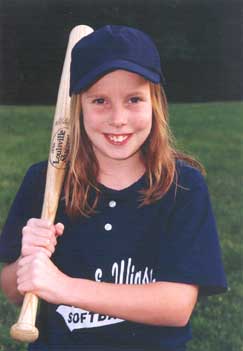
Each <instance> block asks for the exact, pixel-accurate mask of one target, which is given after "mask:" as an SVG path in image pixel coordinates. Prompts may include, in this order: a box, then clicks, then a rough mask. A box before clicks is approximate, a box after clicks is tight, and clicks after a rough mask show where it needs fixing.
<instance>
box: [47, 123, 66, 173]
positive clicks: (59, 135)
mask: <svg viewBox="0 0 243 351" xmlns="http://www.w3.org/2000/svg"><path fill="white" fill-rule="evenodd" d="M69 146H70V141H69V129H68V128H60V129H59V130H58V131H57V132H56V134H55V135H54V137H53V138H52V142H51V152H50V163H51V164H52V166H53V167H55V168H66V165H67V164H66V163H67V162H66V161H67V157H68V153H69Z"/></svg>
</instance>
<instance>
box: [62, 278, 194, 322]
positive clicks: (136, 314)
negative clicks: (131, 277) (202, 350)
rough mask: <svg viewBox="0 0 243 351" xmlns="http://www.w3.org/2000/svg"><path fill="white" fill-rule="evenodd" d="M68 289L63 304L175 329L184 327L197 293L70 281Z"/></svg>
mask: <svg viewBox="0 0 243 351" xmlns="http://www.w3.org/2000/svg"><path fill="white" fill-rule="evenodd" d="M69 286H70V288H69V289H67V291H66V296H65V300H66V301H65V302H64V303H67V304H70V305H74V306H77V307H81V308H83V309H85V310H88V311H95V312H98V313H101V314H106V315H110V316H115V317H118V318H121V319H126V320H131V321H134V322H140V323H146V324H152V325H162V326H174V327H182V326H185V325H186V324H187V322H188V320H189V318H190V316H191V313H192V310H193V308H194V306H195V304H196V300H197V293H198V288H197V287H196V286H193V285H187V284H180V283H170V282H157V283H151V284H146V285H125V284H123V285H117V284H112V283H100V282H93V281H90V280H84V279H71V280H69Z"/></svg>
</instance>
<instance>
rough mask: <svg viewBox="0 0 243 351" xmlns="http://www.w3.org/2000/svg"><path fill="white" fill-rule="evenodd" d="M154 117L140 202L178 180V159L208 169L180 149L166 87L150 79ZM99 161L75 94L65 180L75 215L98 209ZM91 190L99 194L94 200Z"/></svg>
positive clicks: (69, 208)
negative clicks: (144, 186) (175, 135)
mask: <svg viewBox="0 0 243 351" xmlns="http://www.w3.org/2000/svg"><path fill="white" fill-rule="evenodd" d="M150 92H151V100H152V108H153V121H152V128H151V132H150V135H149V137H148V138H147V140H146V142H145V143H144V145H143V146H142V156H143V160H144V164H145V167H146V177H147V184H148V186H147V188H146V189H143V190H142V191H141V195H142V196H141V203H140V205H141V206H143V205H148V204H150V203H152V202H154V201H156V200H158V199H160V198H161V197H162V196H163V195H164V194H165V193H166V192H167V191H168V190H169V188H170V186H171V184H172V183H173V181H175V182H177V181H176V178H177V175H176V160H177V159H179V160H184V161H186V162H187V163H188V164H190V165H192V166H193V167H196V168H199V169H200V171H201V172H202V173H205V171H204V168H203V166H202V165H201V164H200V163H199V162H198V161H196V160H195V159H194V158H193V157H191V156H189V155H186V154H185V153H183V152H180V151H178V150H176V147H175V141H174V139H173V136H172V133H171V131H170V128H169V125H168V104H167V99H166V96H165V92H164V89H163V88H162V87H161V86H160V85H159V84H153V83H150ZM98 172H99V165H98V162H97V159H96V157H95V153H94V151H93V148H92V144H91V142H90V140H89V138H88V136H87V134H86V132H85V129H84V125H83V118H82V110H81V99H80V95H73V96H72V98H71V122H70V153H69V167H68V171H67V176H66V180H65V188H64V190H65V202H66V209H67V213H68V214H69V215H70V216H71V217H74V216H77V215H80V214H81V215H83V216H89V215H92V214H93V213H94V212H95V208H96V205H97V202H98V199H99V194H100V190H99V185H98V183H97V176H98ZM91 190H93V191H95V194H96V196H95V197H94V199H93V200H92V202H90V193H91Z"/></svg>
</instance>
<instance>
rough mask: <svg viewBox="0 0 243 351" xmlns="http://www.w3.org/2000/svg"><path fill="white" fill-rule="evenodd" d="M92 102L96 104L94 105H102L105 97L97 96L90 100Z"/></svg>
mask: <svg viewBox="0 0 243 351" xmlns="http://www.w3.org/2000/svg"><path fill="white" fill-rule="evenodd" d="M92 103H93V104H96V105H103V104H104V103H105V99H104V98H97V99H94V100H93V101H92Z"/></svg>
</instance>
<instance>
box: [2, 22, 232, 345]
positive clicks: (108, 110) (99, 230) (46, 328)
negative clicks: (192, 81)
mask: <svg viewBox="0 0 243 351" xmlns="http://www.w3.org/2000/svg"><path fill="white" fill-rule="evenodd" d="M163 84H164V80H163V76H162V72H161V67H160V59H159V54H158V51H157V49H156V47H155V45H154V44H153V42H152V41H151V39H150V38H149V37H148V36H147V35H146V34H144V33H143V32H141V31H139V30H136V29H133V28H128V27H124V26H105V27H103V28H101V29H99V30H97V31H95V32H94V33H92V34H90V35H89V36H87V37H85V38H84V39H82V40H81V41H80V42H79V43H77V45H76V46H75V47H74V49H73V52H72V64H71V80H70V95H71V96H72V114H71V137H70V143H71V146H70V155H69V168H68V171H67V175H66V179H65V184H64V188H63V194H62V198H61V200H60V204H59V208H58V212H57V218H56V223H57V224H55V225H51V224H49V223H48V222H47V221H44V220H41V219H38V217H39V216H40V212H41V205H42V200H43V192H44V184H45V171H46V163H45V162H44V163H39V164H36V165H34V166H32V167H31V168H30V169H29V171H28V172H27V174H26V176H25V178H24V181H23V183H22V185H21V187H20V190H19V192H18V194H17V196H16V199H15V201H14V204H13V206H12V208H11V211H10V213H9V216H8V219H7V222H6V224H5V227H4V229H3V234H2V236H1V246H0V247H1V249H0V256H1V260H2V261H4V262H7V265H5V266H4V268H3V270H2V275H1V280H2V288H3V290H4V292H5V293H6V295H7V296H8V298H9V299H10V300H11V301H14V302H16V303H20V302H21V301H22V299H23V294H24V293H26V292H28V291H31V292H33V293H34V294H36V295H37V296H39V297H40V298H41V299H42V301H41V306H40V311H39V315H38V323H37V324H38V327H39V330H40V337H39V339H38V340H37V341H36V342H35V343H33V344H30V345H29V350H62V349H63V350H64V349H65V350H92V351H96V350H99V351H117V350H130V351H135V350H139V351H142V350H147V351H148V350H149V351H151V350H158V351H159V350H160V351H169V350H170V351H172V350H173V351H182V350H186V343H187V342H188V340H190V338H191V332H190V323H189V320H190V316H191V313H192V311H193V308H194V307H195V304H196V301H197V298H198V295H209V294H215V293H220V292H223V291H225V289H226V281H225V275H224V270H223V267H222V262H221V255H220V248H219V243H218V236H217V231H216V226H215V220H214V216H213V213H212V209H211V205H210V200H209V195H208V191H207V186H206V184H205V181H204V178H203V176H202V175H201V172H200V171H201V170H202V167H201V166H200V165H199V164H198V163H197V162H195V161H194V160H193V159H192V158H190V157H189V156H186V155H184V154H181V153H180V152H178V151H177V150H176V149H175V147H174V146H173V143H172V138H171V134H170V131H169V126H168V112H167V102H166V97H165V93H164V89H163V87H162V86H163ZM36 189H38V191H36ZM21 231H22V235H21V234H20V233H21ZM63 233H64V234H63ZM62 234H63V235H62ZM57 242H58V243H57Z"/></svg>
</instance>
